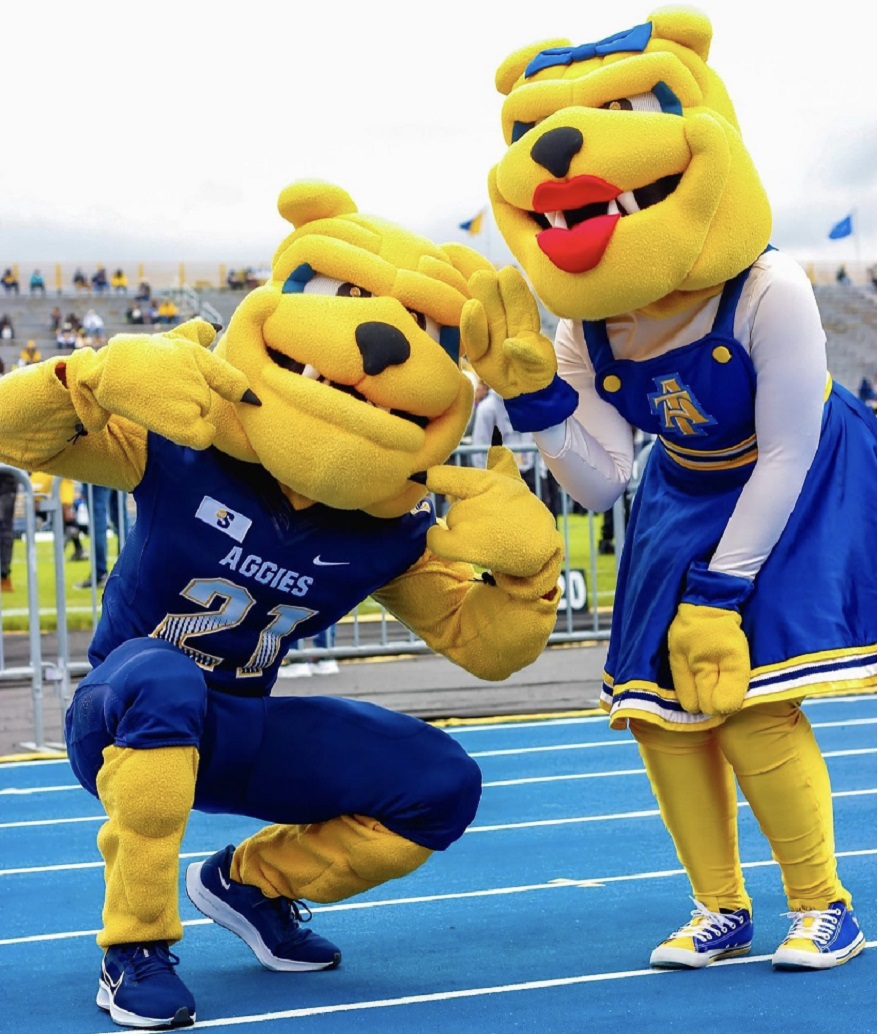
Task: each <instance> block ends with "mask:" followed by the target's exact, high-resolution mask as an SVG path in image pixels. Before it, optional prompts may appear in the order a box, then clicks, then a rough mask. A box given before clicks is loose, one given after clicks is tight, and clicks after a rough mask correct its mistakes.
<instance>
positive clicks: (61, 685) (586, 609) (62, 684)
mask: <svg viewBox="0 0 878 1034" xmlns="http://www.w3.org/2000/svg"><path fill="white" fill-rule="evenodd" d="M510 447H511V449H512V451H513V452H515V453H517V454H521V455H525V456H526V455H532V459H533V463H534V464H536V465H537V469H538V470H539V468H540V464H541V462H542V461H541V460H540V458H539V455H538V453H537V452H536V449H535V448H534V447H533V446H510ZM484 453H485V449H484V447H483V446H482V447H479V446H473V445H466V444H464V445H461V446H460V447H459V448H458V449H457V450H456V451H455V453H454V454H453V456H452V457H451V459H450V460H449V462H450V463H456V464H468V463H469V462H470V459H471V457H473V455H474V454H478V457H477V458H478V459H479V460H481V459H482V457H483V456H484ZM4 471H5V472H11V473H13V474H14V475H15V476H16V478H17V479H18V480H19V482H20V485H21V488H22V489H23V497H24V498H23V506H22V507H21V512H22V513H23V517H24V530H23V535H22V539H23V545H24V554H25V561H26V568H27V637H28V653H29V657H28V660H27V663H25V664H18V665H7V663H6V652H5V650H4V634H3V633H5V632H6V631H7V625H8V622H4V612H3V601H2V600H0V688H2V684H3V683H4V682H18V683H21V682H22V681H25V680H27V681H29V682H30V687H31V696H32V701H33V711H34V721H33V733H34V745H35V746H36V747H38V748H39V747H40V746H41V745H42V744H43V743H44V732H43V730H44V719H43V706H44V694H45V690H46V687H47V686H48V687H51V688H52V691H53V693H54V696H55V698H56V700H57V705H58V707H59V708H60V709H61V714H62V719H63V714H64V712H65V711H66V709H67V705H68V704H69V701H70V697H71V694H72V683H73V681H74V680H75V679H76V678H78V677H81V676H83V675H85V674H86V673H87V672H88V671H89V668H90V666H89V663H88V660H87V658H86V657H85V656H84V650H83V648H82V645H81V640H82V636H79V637H78V638H79V640H80V646H79V648H78V650H76V649H72V648H71V634H70V621H69V617H70V615H71V613H72V611H71V608H70V606H69V600H68V598H67V589H66V584H65V563H66V560H65V532H64V522H63V518H62V505H61V498H60V486H61V479H59V478H55V479H54V481H53V484H52V489H51V492H50V494H49V495H48V496H42V495H38V494H35V492H34V489H33V486H32V484H31V481H30V478H29V477H28V475H27V474H25V473H24V472H23V471H20V470H17V469H16V468H14V467H7V466H5V465H3V464H0V472H4ZM546 486H547V482H546V481H545V480H544V478H543V477H542V476H537V477H536V478H535V480H534V485H533V487H534V490H535V494H536V495H537V496H538V497H542V496H543V494H544V492H545V489H546ZM92 491H93V490H92V487H91V486H89V485H86V486H85V488H84V493H85V500H86V505H87V507H88V512H89V522H90V531H89V535H92V534H93V526H91V524H92V520H91V515H92V514H93V513H94V504H93V495H92ZM37 501H39V507H37V506H36V505H35V503H36V502H37ZM118 501H119V502H118V505H119V512H118V520H117V521H116V522H115V527H116V529H118V531H117V534H118V541H119V548H121V546H122V545H123V543H124V535H125V528H126V521H125V519H124V514H125V513H126V512H127V513H128V514H129V515H131V516H130V518H129V519H133V517H134V516H136V515H134V514H133V509H134V508H133V500H132V499H131V498H130V497H127V496H124V495H123V494H122V493H119V495H118ZM544 501H547V500H544ZM436 505H437V510H438V512H439V513H440V515H442V514H443V513H444V512H445V510H447V508H448V507H447V503H446V501H445V500H442V499H437V500H436ZM37 509H39V511H40V514H41V516H42V517H43V519H44V521H45V524H44V529H45V528H49V529H50V532H49V535H48V537H49V539H50V541H51V556H52V564H53V567H54V577H53V582H54V593H55V617H56V625H57V632H56V639H55V648H54V649H53V650H52V651H51V653H52V656H51V657H49V656H47V650H46V647H45V645H44V642H43V640H44V638H45V637H47V633H45V632H43V631H42V630H41V614H42V615H43V616H46V612H45V611H42V612H41V608H40V603H41V601H40V586H39V579H38V556H37V553H38V550H37V546H38V527H37V517H36V511H37ZM556 509H557V518H558V523H559V528H560V531H561V533H562V535H563V537H564V543H565V558H566V559H565V566H564V570H563V574H562V578H563V587H564V597H563V599H562V605H561V607H560V608H559V611H558V619H557V623H556V627H555V631H554V632H553V633H552V635H551V636H550V638H549V643H550V644H557V643H575V642H588V641H594V640H602V639H607V638H608V637H609V616H610V612H611V609H612V592H610V593H609V594H608V595H607V596H606V597H605V598H604V599H603V600H601V599H599V598H598V553H599V551H598V542H599V539H600V529H599V528H598V527H597V522H598V521H599V520H601V519H602V515H600V514H596V513H591V512H588V513H584V514H583V513H582V512H581V511H580V513H579V514H577V516H581V517H583V518H584V519H585V522H586V527H587V542H588V547H587V550H586V555H587V564H586V567H585V569H584V570H583V569H582V568H575V567H572V565H571V562H570V556H571V533H572V523H573V522H572V518H573V517H574V506H573V503H572V501H571V499H570V497H569V496H568V495H567V493H566V492H564V491H562V490H560V489H558V492H557V497H556ZM613 527H614V539H615V542H616V543H618V544H621V542H622V539H623V537H624V528H625V506H624V501H623V500H619V502H617V504H616V506H615V507H614V510H613ZM579 534H580V536H581V531H580V533H579ZM44 537H45V536H44V535H41V536H40V539H41V540H44ZM90 541H91V540H90ZM44 548H45V547H44ZM90 554H91V555H90V571H91V578H90V581H91V594H90V606H89V607H88V608H87V610H86V612H85V616H86V620H85V622H84V624H85V625H86V626H88V627H86V628H85V629H83V630H84V631H85V632H87V633H88V634H89V638H90V633H91V632H93V630H94V628H95V627H96V625H97V622H98V620H99V618H100V612H101V600H100V595H99V592H98V586H97V581H96V568H95V549H94V543H93V541H92V542H91V548H90ZM42 563H43V564H45V563H46V558H45V557H44V558H43V560H42ZM613 584H615V582H614V580H613ZM79 613H80V614H82V613H83V611H82V608H79ZM19 614H20V612H19ZM20 616H21V615H20ZM79 623H82V622H81V621H80V622H79ZM336 628H337V635H336V642H335V645H334V646H332V647H322V648H318V647H314V646H312V645H310V644H309V645H308V646H307V647H305V646H301V645H300V647H299V649H298V650H291V651H290V652H289V654H288V659H289V660H291V661H292V660H297V659H301V660H305V659H306V658H307V659H309V660H310V659H313V658H317V659H323V658H337V659H342V658H346V659H349V658H356V657H363V658H365V657H379V656H384V657H387V656H404V655H411V654H422V653H429V652H431V651H430V648H429V647H428V646H427V644H426V643H425V642H424V641H423V640H422V639H420V638H419V637H418V636H416V635H415V634H414V633H413V632H412V631H411V630H410V629H408V628H407V627H405V626H404V625H402V624H401V623H400V622H398V621H397V620H396V619H395V618H393V617H392V616H391V615H390V614H388V613H387V612H386V611H385V610H384V609H383V608H380V607H378V605H377V604H375V603H374V602H373V601H367V602H366V603H364V604H361V605H360V606H359V607H357V608H356V609H355V610H354V611H353V612H352V613H351V614H349V615H348V616H347V617H346V618H344V619H342V622H340V623H339V625H338V626H336ZM77 653H78V656H75V654H77ZM61 727H62V728H63V721H62V723H61Z"/></svg>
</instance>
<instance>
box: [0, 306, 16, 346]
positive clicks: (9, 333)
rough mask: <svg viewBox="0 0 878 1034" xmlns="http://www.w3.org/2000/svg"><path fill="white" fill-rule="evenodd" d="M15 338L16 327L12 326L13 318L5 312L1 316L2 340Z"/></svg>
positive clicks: (0, 331) (0, 329)
mask: <svg viewBox="0 0 878 1034" xmlns="http://www.w3.org/2000/svg"><path fill="white" fill-rule="evenodd" d="M14 338H15V328H14V327H13V326H12V320H11V319H10V318H9V317H8V316H7V315H6V313H3V315H2V316H0V340H2V341H12V340H13V339H14Z"/></svg>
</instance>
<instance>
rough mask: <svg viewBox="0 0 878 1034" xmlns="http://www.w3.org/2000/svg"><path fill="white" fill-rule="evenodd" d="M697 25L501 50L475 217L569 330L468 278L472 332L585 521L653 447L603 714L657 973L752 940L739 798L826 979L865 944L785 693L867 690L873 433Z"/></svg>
mask: <svg viewBox="0 0 878 1034" xmlns="http://www.w3.org/2000/svg"><path fill="white" fill-rule="evenodd" d="M584 11H585V9H584ZM586 20H587V15H586V13H584V14H583V21H586ZM711 36H712V28H711V25H710V22H709V21H708V19H707V18H706V17H705V16H704V15H703V14H701V13H699V12H698V11H695V10H692V9H688V8H663V9H661V10H658V11H656V12H655V13H654V14H652V15H651V16H649V17H648V18H647V19H646V20H645V21H644V22H643V23H642V24H640V25H637V26H634V27H633V28H630V29H626V30H623V31H621V32H617V33H615V34H613V35H611V36H609V37H607V38H605V39H601V40H598V41H594V42H587V43H582V44H578V45H574V44H573V43H571V42H570V41H569V40H566V39H556V40H551V41H548V42H544V43H536V44H534V45H531V46H526V47H524V48H523V49H521V50H519V51H517V52H516V53H514V54H512V55H511V56H510V57H508V58H507V59H506V60H505V61H504V62H503V64H502V65H501V67H500V68H499V70H498V71H497V74H496V84H497V87H498V90H499V92H500V93H501V94H503V95H504V97H505V100H504V102H503V108H502V124H503V132H504V135H505V140H506V145H507V150H506V151H505V153H504V154H503V156H502V158H501V159H500V160H499V162H498V163H497V165H496V166H495V167H494V168H493V169H492V170H491V172H490V175H489V192H490V198H491V204H492V209H493V213H494V216H495V218H496V221H497V224H498V226H499V228H500V230H501V231H502V233H503V236H504V238H505V239H506V242H507V243H508V245H509V247H510V248H511V250H512V252H513V254H514V255H515V257H516V258H517V259H518V261H519V262H520V264H521V266H522V267H523V269H524V271H525V272H526V274H527V276H528V278H529V280H530V283H531V284H532V286H533V288H534V290H535V292H536V294H537V295H538V296H539V298H540V299H541V300H542V301H543V302H544V303H545V305H546V306H547V307H548V308H549V309H550V310H552V311H553V312H554V313H556V314H557V315H558V316H560V317H561V320H560V323H559V326H558V331H557V335H556V339H555V342H554V349H553V347H552V345H551V343H550V342H548V341H547V340H546V339H545V338H543V337H541V335H540V334H539V320H538V318H537V314H536V309H535V306H534V305H533V304H532V303H528V301H527V298H526V296H525V293H524V291H523V286H522V280H521V277H520V275H518V274H516V273H515V272H514V271H513V270H505V271H503V272H502V273H500V274H499V276H498V275H495V274H493V273H490V272H489V271H481V272H477V273H476V274H474V276H473V278H472V279H471V282H470V287H471V290H472V291H473V294H474V296H475V297H476V298H478V299H480V302H479V303H478V304H477V303H475V302H471V303H469V306H470V308H469V309H465V310H464V323H463V329H464V335H465V338H466V339H467V340H468V342H470V343H468V345H467V349H468V353H469V354H470V356H471V357H472V358H473V359H474V362H475V366H476V369H477V371H478V372H479V373H480V375H481V376H482V377H483V379H485V380H486V381H487V382H488V383H489V384H490V385H491V386H492V387H494V388H495V389H496V390H497V391H498V392H499V393H500V394H501V395H502V396H503V397H504V398H505V399H506V400H507V401H506V405H507V409H508V411H509V414H510V417H511V419H512V424H513V426H514V427H515V428H516V430H521V431H532V432H534V435H535V438H536V440H537V443H538V444H539V447H540V450H541V452H542V455H543V457H544V459H545V462H546V464H547V465H548V467H549V469H550V470H551V471H552V473H553V474H554V476H555V477H556V478H557V480H558V481H559V482H560V483H561V484H562V486H563V487H564V488H566V489H567V491H568V492H569V493H570V494H571V495H572V496H573V497H574V498H575V499H576V500H577V501H579V502H580V503H581V504H583V505H584V506H586V507H588V508H589V509H591V510H595V511H603V510H606V509H608V508H609V507H611V506H612V505H613V503H614V501H615V500H616V499H618V498H619V496H620V495H621V493H622V492H623V491H624V490H625V487H626V485H627V483H628V481H629V479H630V477H631V473H632V463H633V445H632V440H633V434H632V432H633V429H640V430H641V431H643V432H645V433H646V434H648V435H650V436H652V439H651V440H652V441H653V446H652V449H651V452H650V454H649V459H648V461H647V463H646V467H645V471H644V473H643V476H642V480H641V483H640V486H639V489H638V492H637V495H636V498H635V500H634V502H633V506H632V510H631V517H630V522H629V527H628V530H627V534H626V538H625V544H624V550H623V554H622V557H621V562H620V567H619V579H618V588H617V592H616V597H615V604H614V609H613V624H612V632H611V640H610V645H609V650H608V657H607V663H606V672H605V678H604V686H603V692H602V698H601V703H602V705H603V707H604V708H605V709H606V710H607V711H608V712H609V715H610V723H611V725H612V726H613V727H614V728H624V727H627V728H629V729H630V730H631V732H632V734H633V735H634V737H635V738H636V740H637V743H638V745H639V748H640V752H641V755H642V757H643V760H644V763H645V766H646V770H647V773H648V775H649V778H650V781H651V784H652V787H653V789H654V792H655V795H656V798H657V800H658V803H659V806H660V809H661V814H662V817H663V820H664V822H665V825H666V826H667V828H668V830H669V832H670V834H671V836H672V838H673V841H674V845H675V847H676V850H677V853H678V855H679V858H680V860H681V862H682V864H683V866H684V867H685V869H686V872H687V874H688V876H689V878H690V881H691V884H692V894H693V898H694V900H695V910H694V911H693V912H692V913H691V917H690V919H689V921H687V922H685V923H684V924H683V925H682V926H681V927H680V928H679V929H677V930H676V931H675V932H673V933H672V934H671V935H670V936H669V937H668V938H667V939H665V940H664V941H663V942H662V943H660V944H659V945H658V947H657V948H656V949H655V950H654V951H653V952H652V955H651V963H652V964H653V965H655V966H662V967H682V968H699V967H702V966H706V965H708V964H709V963H711V962H713V961H715V960H717V959H722V958H728V957H730V956H735V955H743V954H745V953H746V952H747V951H748V950H749V948H750V944H751V940H752V931H753V923H752V903H751V899H750V897H749V896H748V894H747V891H746V889H745V886H744V878H743V873H742V868H741V861H740V857H739V852H738V837H737V823H736V810H737V805H736V783H737V785H738V786H740V788H741V790H742V792H743V794H744V796H745V797H746V799H747V801H748V803H749V805H750V806H751V807H752V809H753V813H754V815H755V816H756V818H757V820H758V822H759V824H760V827H761V829H762V831H763V833H764V834H765V836H766V838H767V839H768V842H769V844H770V846H771V851H772V854H773V856H774V858H775V859H776V860H777V862H778V864H779V866H780V871H781V876H782V879H783V885H784V890H785V893H786V896H787V899H788V903H789V909H790V918H791V919H792V925H791V927H790V928H789V931H788V933H787V935H786V937H785V938H783V939H782V940H781V943H780V946H779V947H778V949H777V951H776V952H775V953H774V955H773V958H772V962H773V965H774V966H775V967H777V968H786V969H804V970H812V969H826V968H830V967H834V966H837V965H840V964H841V963H844V962H846V961H848V960H849V959H851V958H853V957H854V956H855V955H857V954H858V953H859V952H860V951H861V950H862V948H863V945H864V937H863V934H862V932H861V931H860V928H859V925H858V923H857V920H856V918H855V916H854V913H853V911H852V906H851V895H850V893H849V891H848V890H847V889H846V888H845V886H844V885H843V884H842V882H841V879H840V877H839V874H838V872H837V867H836V859H835V854H834V839H833V816H832V798H831V792H830V784H829V778H828V774H827V769H826V765H825V762H824V760H823V758H822V756H821V753H820V749H819V747H818V745H817V743H816V741H815V738H814V735H813V732H812V730H811V727H810V725H809V723H808V719H807V718H806V716H805V714H804V712H803V711H802V709H801V707H800V704H801V701H802V699H803V698H805V697H807V696H810V695H819V694H831V693H839V692H845V691H851V690H855V691H866V690H872V691H874V687H875V641H876V631H875V600H876V586H875V570H876V558H875V542H876V528H875V498H874V489H875V471H876V466H875V418H874V414H871V413H869V411H868V410H867V409H866V408H865V407H864V406H863V405H861V404H860V403H859V402H858V401H857V400H856V399H855V398H854V397H853V396H852V395H851V394H850V393H849V392H848V391H846V390H845V389H844V388H843V387H841V386H839V385H837V384H834V383H833V382H832V379H831V377H829V375H828V373H827V364H826V354H825V334H824V332H823V329H822V327H821V323H820V316H819V313H818V310H817V306H816V303H815V300H814V295H813V291H812V289H811V286H810V283H809V282H808V279H807V277H806V276H805V274H804V272H803V270H802V269H801V268H800V267H799V266H798V265H797V264H796V263H795V262H793V261H791V260H790V259H788V258H786V257H785V256H784V255H782V254H780V253H779V252H778V251H777V250H776V249H774V248H772V247H771V245H770V242H769V238H770V233H771V212H770V206H769V202H768V199H767V197H766V194H765V191H764V189H763V187H762V185H761V183H760V181H759V177H758V175H757V172H756V170H755V168H754V165H753V163H752V161H751V159H750V157H749V155H748V153H747V150H746V148H745V145H744V142H743V139H742V136H741V132H740V129H739V126H738V123H737V120H736V116H735V111H734V108H733V106H732V103H731V101H730V99H729V97H728V94H727V92H726V89H725V87H724V86H723V83H722V81H721V79H720V78H719V76H718V75H717V73H716V72H715V71H714V70H713V68H712V67H711V66H710V65H709V64H708V63H707V61H708V52H709V48H710V43H711ZM489 328H490V333H489ZM501 328H502V329H501ZM556 363H557V366H556ZM841 529H845V531H844V532H842V530H841ZM779 939H780V938H779Z"/></svg>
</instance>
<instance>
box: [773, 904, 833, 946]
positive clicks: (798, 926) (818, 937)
mask: <svg viewBox="0 0 878 1034" xmlns="http://www.w3.org/2000/svg"><path fill="white" fill-rule="evenodd" d="M782 914H783V915H784V916H785V917H786V918H787V919H792V920H793V925H792V926H791V927H790V932H789V933H788V934H787V940H790V939H792V938H802V939H803V940H807V941H814V942H815V943H821V942H825V941H828V940H829V937H830V935H831V934H832V932H833V931H834V930H835V928H836V927H837V926H838V916H837V915H836V914H835V912H834V911H832V909H828V910H827V911H825V912H819V911H813V912H784V913H782Z"/></svg>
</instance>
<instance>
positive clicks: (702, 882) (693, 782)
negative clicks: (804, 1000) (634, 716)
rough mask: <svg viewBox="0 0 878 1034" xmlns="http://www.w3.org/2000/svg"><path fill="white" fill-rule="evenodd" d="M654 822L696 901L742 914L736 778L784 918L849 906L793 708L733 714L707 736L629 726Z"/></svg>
mask: <svg viewBox="0 0 878 1034" xmlns="http://www.w3.org/2000/svg"><path fill="white" fill-rule="evenodd" d="M631 731H632V733H633V735H634V738H635V739H636V740H637V744H638V746H639V748H640V754H641V757H642V758H643V761H644V764H645V766H646V771H647V775H648V776H649V781H650V783H651V784H652V789H653V792H654V794H655V797H656V800H657V801H658V804H659V809H660V811H661V815H662V819H663V821H664V823H665V826H666V827H667V829H668V832H669V833H670V834H671V837H672V839H673V841H674V846H675V847H676V849H677V857H678V858H679V859H680V862H681V864H682V865H683V868H684V869H685V870H686V873H687V875H688V876H689V879H690V881H691V883H692V891H693V895H694V897H695V898H697V900H698V901H700V902H702V904H704V905H705V907H707V908H709V909H710V910H711V911H714V912H716V911H718V910H719V909H720V908H732V909H736V908H748V909H749V908H750V907H751V904H750V899H749V897H748V896H747V893H746V891H745V889H744V874H743V871H742V869H741V860H740V857H739V854H738V828H737V795H736V789H735V780H736V779H737V782H738V785H739V786H740V788H741V792H742V793H743V795H744V797H745V799H746V800H747V802H748V803H749V804H750V806H751V808H752V809H753V814H754V815H755V816H756V819H757V821H758V822H759V828H760V829H761V830H762V832H763V834H764V835H765V837H766V839H767V840H768V842H769V844H770V845H771V852H772V855H773V856H774V858H775V860H776V861H777V863H778V865H779V866H780V871H781V876H782V878H783V884H784V891H785V893H786V896H787V900H788V902H789V907H790V910H791V911H794V912H804V911H808V910H810V909H820V910H823V909H826V908H828V907H829V905H830V903H831V902H833V901H844V902H845V903H846V904H847V905H848V906H850V903H851V899H850V895H849V894H848V892H847V891H846V890H845V889H844V887H843V886H842V884H841V882H840V881H839V878H838V872H837V868H836V862H835V840H834V833H833V822H832V794H831V790H830V785H829V774H828V772H827V770H826V763H825V762H824V760H823V757H822V756H821V754H820V748H819V747H818V746H817V742H816V740H815V738H814V733H813V731H812V729H811V725H810V723H809V722H808V719H807V718H806V717H805V715H804V714H803V713H802V711H801V710H800V708H799V706H798V704H797V703H795V702H781V703H773V704H761V705H757V706H755V707H750V708H747V709H745V710H743V711H739V712H738V713H737V714H735V715H733V716H732V717H730V718H727V719H726V721H725V722H723V724H722V725H720V726H718V727H716V728H714V729H710V730H707V731H701V732H699V731H688V732H684V731H679V732H678V731H674V730H668V729H663V728H661V727H659V726H657V725H653V724H652V723H649V722H644V721H632V722H631Z"/></svg>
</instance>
